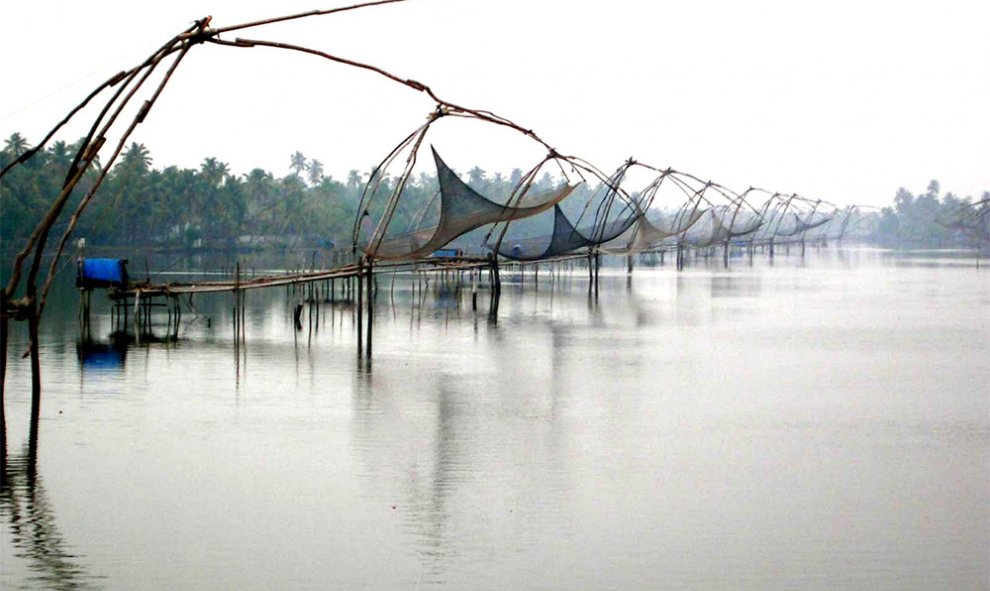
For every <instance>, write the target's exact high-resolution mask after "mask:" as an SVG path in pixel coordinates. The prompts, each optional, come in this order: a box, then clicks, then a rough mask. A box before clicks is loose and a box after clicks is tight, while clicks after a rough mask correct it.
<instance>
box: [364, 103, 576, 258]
mask: <svg viewBox="0 0 990 591" xmlns="http://www.w3.org/2000/svg"><path fill="white" fill-rule="evenodd" d="M431 123H432V121H431ZM428 128H429V124H427V125H425V126H423V127H422V128H420V129H419V130H417V132H415V133H414V134H412V135H410V136H409V137H408V138H407V139H406V140H405V141H404V142H403V143H402V144H400V145H399V147H397V148H396V150H394V151H393V152H392V153H391V154H390V155H389V157H388V158H386V160H385V161H383V163H382V165H381V166H379V167H378V168H376V170H375V172H374V173H373V174H372V177H371V179H370V180H369V182H368V185H367V186H366V189H365V195H364V197H363V199H362V202H363V204H362V205H363V207H364V210H363V212H362V214H361V218H363V219H360V220H359V222H358V223H356V224H355V244H356V246H357V247H359V248H360V249H361V250H362V251H363V254H364V255H365V256H366V257H367V258H369V259H374V260H381V261H412V260H417V259H422V258H424V257H428V256H430V255H431V254H433V253H435V252H436V251H438V250H440V249H442V248H444V247H445V246H447V245H449V244H450V243H451V242H452V241H455V240H457V239H458V238H462V237H464V236H465V235H466V234H468V233H469V232H472V231H473V230H477V229H479V228H483V227H485V226H491V225H493V224H498V223H508V222H511V221H513V220H522V219H525V218H528V217H531V216H534V215H536V214H539V213H540V212H543V211H546V210H549V209H550V208H552V207H554V205H556V204H557V203H559V202H560V201H561V200H563V199H564V198H565V197H567V196H568V195H570V194H571V192H572V191H573V190H574V188H575V186H576V184H571V183H562V184H560V185H559V186H556V187H552V188H549V189H546V190H540V189H539V188H538V187H536V186H534V185H533V184H531V183H528V184H526V185H525V186H523V185H522V183H520V186H518V187H516V190H514V191H513V192H512V194H511V195H508V196H507V198H502V199H501V200H498V198H493V197H489V196H486V195H483V194H482V193H481V192H480V191H478V190H476V189H474V188H472V187H470V186H469V185H468V184H467V183H466V182H464V181H463V180H462V179H461V178H460V177H459V176H458V175H457V173H455V172H454V171H453V170H452V169H451V167H450V166H448V165H447V163H446V162H444V160H443V159H442V158H441V157H440V155H439V153H438V152H437V151H436V149H434V148H433V147H432V146H431V153H432V157H433V158H432V159H433V163H434V165H435V170H436V176H435V177H434V178H433V181H432V184H431V183H426V182H419V183H415V182H413V181H412V180H411V178H410V172H411V170H412V168H413V166H414V164H415V163H416V157H417V153H418V150H419V148H420V146H421V144H422V140H423V137H424V135H425V133H426V131H427V130H428ZM403 159H404V165H403V172H402V173H401V174H400V175H399V176H398V177H396V178H392V177H390V176H389V173H388V171H389V170H390V169H393V168H394V165H395V163H396V162H402V161H403ZM551 159H552V158H548V159H547V160H551ZM371 220H377V222H376V223H374V229H372V226H373V223H372V222H371Z"/></svg>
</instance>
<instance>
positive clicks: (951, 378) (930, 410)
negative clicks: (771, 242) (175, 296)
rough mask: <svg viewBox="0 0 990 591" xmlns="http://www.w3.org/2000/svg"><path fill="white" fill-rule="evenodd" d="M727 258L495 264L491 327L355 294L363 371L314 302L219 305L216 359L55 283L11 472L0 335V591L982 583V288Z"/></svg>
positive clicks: (985, 463)
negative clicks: (115, 323) (0, 384)
mask: <svg viewBox="0 0 990 591" xmlns="http://www.w3.org/2000/svg"><path fill="white" fill-rule="evenodd" d="M719 262H720V261H719ZM983 264H984V265H985V264H986V263H985V262H983ZM733 265H734V266H733V267H732V268H731V269H729V270H725V269H722V268H720V266H714V265H713V266H706V265H704V264H701V262H696V263H694V264H693V266H689V267H688V268H687V269H686V270H684V271H683V272H680V273H678V272H676V271H674V270H673V269H672V268H671V267H669V266H668V267H663V268H645V267H638V268H637V269H636V270H635V272H634V274H633V276H632V279H631V280H629V279H627V277H626V275H625V271H624V269H620V268H618V267H616V268H607V269H605V270H604V271H603V276H602V283H601V287H600V290H599V292H598V296H597V297H595V296H594V295H593V294H592V295H589V291H588V283H587V279H586V271H584V270H581V269H575V270H574V271H573V273H569V274H564V275H561V276H555V277H553V278H551V274H550V273H549V272H548V270H547V269H546V268H545V267H544V268H543V269H541V271H540V275H539V283H538V284H537V283H536V282H535V280H534V277H533V274H532V272H528V273H527V274H526V275H525V277H524V278H521V277H519V276H518V274H517V273H515V272H512V271H506V272H505V276H504V278H503V294H502V298H501V301H500V305H499V309H498V317H497V319H492V318H490V316H489V314H488V311H489V301H488V292H487V290H483V291H482V292H481V293H480V294H479V298H478V310H477V311H476V312H475V311H473V310H472V306H471V291H470V283H469V282H468V281H465V282H464V283H463V284H462V287H461V289H460V290H458V289H456V287H455V286H453V285H450V286H447V287H443V288H441V289H436V281H432V282H431V284H430V287H429V289H428V290H426V292H425V293H426V295H425V297H421V294H420V293H419V292H418V291H417V292H416V293H415V294H414V292H413V289H412V288H413V285H414V284H413V283H412V282H411V281H410V279H409V278H408V277H404V276H399V278H398V279H397V281H396V283H395V286H394V288H393V287H392V283H391V281H392V278H391V277H390V276H389V275H387V274H386V275H382V276H381V277H380V278H379V279H378V281H379V292H378V296H377V307H376V311H375V326H374V355H373V359H372V362H371V363H370V364H367V365H366V364H363V363H360V362H359V360H358V356H357V349H356V337H355V323H354V318H353V308H352V307H351V306H349V305H346V304H342V303H340V302H339V301H337V302H335V303H334V304H332V305H331V304H329V303H326V304H323V305H321V306H320V308H319V317H318V318H317V317H316V316H315V313H316V309H315V308H313V317H312V330H311V329H310V326H311V321H310V311H309V308H307V309H306V310H305V311H304V313H303V317H302V322H303V327H304V328H303V330H302V331H295V330H294V329H293V322H292V302H293V298H298V296H292V295H291V294H289V295H288V296H287V294H286V290H285V289H282V288H275V289H270V290H263V291H257V292H250V293H249V294H248V295H247V311H246V318H247V326H246V335H247V343H246V346H245V347H244V348H243V349H242V350H241V355H240V356H239V357H238V356H236V355H235V350H234V345H233V329H232V324H231V322H232V313H231V306H232V298H231V296H230V295H229V294H228V295H217V296H211V297H202V298H200V297H199V296H197V299H195V300H194V304H195V309H196V311H195V312H192V311H184V312H183V327H182V329H181V331H180V335H181V338H180V340H179V341H178V342H175V343H164V342H149V341H148V340H147V339H145V340H144V341H143V342H142V343H140V344H135V343H131V344H129V345H128V346H126V347H119V348H115V347H112V346H110V345H109V344H106V343H107V336H108V334H109V332H110V317H109V305H108V304H107V303H106V302H104V301H103V298H102V296H99V295H95V296H94V298H93V301H94V314H95V315H94V318H93V322H94V331H93V334H94V337H95V338H96V340H97V341H98V343H97V344H96V345H93V344H84V343H81V342H80V340H79V330H78V326H77V324H76V321H75V314H76V298H77V296H76V294H75V292H74V291H72V290H71V288H67V289H65V290H64V291H63V293H62V294H60V295H59V296H58V297H59V299H58V300H57V301H55V302H54V303H53V304H52V305H51V307H50V311H49V316H48V317H47V318H46V319H45V322H44V324H43V325H42V333H43V342H42V347H43V348H42V362H43V376H44V380H45V390H44V398H43V403H42V409H41V425H40V445H39V455H38V460H37V472H36V474H34V475H33V476H32V475H29V473H28V471H27V470H26V469H25V456H26V446H22V443H23V442H25V441H26V439H27V434H26V433H27V426H28V415H29V410H30V386H29V384H30V374H29V367H28V364H27V360H22V359H21V358H20V352H22V351H23V350H24V347H25V343H26V340H25V334H24V327H22V326H19V325H14V326H13V327H12V330H13V331H14V334H13V337H12V338H13V342H12V344H11V354H10V356H9V363H10V365H9V367H8V384H7V394H6V397H7V401H6V405H7V423H8V442H9V443H8V446H9V457H10V461H9V465H8V475H7V479H6V482H5V485H4V487H3V493H2V495H0V534H2V535H0V551H2V553H0V573H2V574H0V587H3V588H4V589H35V588H53V589H86V588H93V589H156V588H163V589H468V588H470V589H623V590H626V589H704V590H709V589H726V590H728V589H732V590H737V589H753V590H757V589H758V590H767V589H769V590H775V589H823V590H825V589H828V590H832V589H870V590H876V589H891V590H894V589H896V590H914V589H916V590H919V591H922V590H923V591H934V590H946V591H948V590H952V591H955V590H960V589H987V588H988V587H990V575H988V570H990V566H988V564H990V558H988V555H990V445H988V444H990V425H988V422H990V356H988V355H987V353H986V352H987V350H990V280H988V278H987V277H988V275H987V271H988V270H987V269H986V268H985V267H984V268H980V269H977V268H975V260H974V259H971V258H965V257H957V258H951V259H943V258H939V257H938V256H936V255H935V254H932V253H926V254H924V255H914V256H899V257H898V256H890V255H888V254H884V253H880V252H874V251H865V250H847V251H835V250H827V251H822V252H814V253H812V252H810V251H809V254H808V257H807V258H806V259H805V260H803V261H802V260H801V259H799V258H796V257H779V258H778V260H777V261H776V263H775V264H774V265H769V264H767V263H766V261H761V260H757V261H756V262H755V264H754V265H753V266H749V264H748V261H746V260H736V261H734V262H733ZM67 283H68V281H67ZM318 299H320V300H322V299H323V294H320V297H319V298H318ZM337 299H338V300H339V297H338V298H337ZM207 318H209V322H207ZM158 332H159V333H160V332H162V331H161V330H160V329H159V330H158ZM100 343H103V344H102V345H100Z"/></svg>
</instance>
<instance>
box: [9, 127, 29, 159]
mask: <svg viewBox="0 0 990 591" xmlns="http://www.w3.org/2000/svg"><path fill="white" fill-rule="evenodd" d="M3 149H4V151H5V152H7V153H8V154H9V155H10V157H11V158H15V159H16V158H19V157H20V156H21V154H23V153H24V152H27V151H28V141H27V139H25V138H24V136H22V135H21V134H19V133H17V132H14V133H12V134H10V137H9V138H7V140H6V141H5V142H4V145H3Z"/></svg>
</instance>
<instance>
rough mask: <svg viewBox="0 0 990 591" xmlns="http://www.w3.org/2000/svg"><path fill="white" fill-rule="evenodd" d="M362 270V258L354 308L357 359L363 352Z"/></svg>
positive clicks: (352, 278)
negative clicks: (355, 315)
mask: <svg viewBox="0 0 990 591" xmlns="http://www.w3.org/2000/svg"><path fill="white" fill-rule="evenodd" d="M363 270H364V258H363V257H362V259H361V260H360V261H358V269H357V272H358V274H357V279H358V281H357V306H355V308H356V310H355V314H357V348H358V357H359V358H360V357H361V354H362V351H363V350H364V311H363V309H364V283H363V282H362V281H361V273H362V271H363ZM353 280H354V277H351V279H350V281H351V282H353Z"/></svg>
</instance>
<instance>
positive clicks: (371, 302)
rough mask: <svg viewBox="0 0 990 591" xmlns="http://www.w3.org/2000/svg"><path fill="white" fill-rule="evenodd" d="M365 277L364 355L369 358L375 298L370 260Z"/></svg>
mask: <svg viewBox="0 0 990 591" xmlns="http://www.w3.org/2000/svg"><path fill="white" fill-rule="evenodd" d="M367 278H368V287H367V292H368V350H367V353H366V356H367V357H368V358H369V359H370V358H371V333H372V330H371V329H372V325H374V321H375V298H374V288H373V287H372V284H373V282H374V280H375V273H374V269H372V265H371V262H370V261H369V262H368V277H367Z"/></svg>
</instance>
